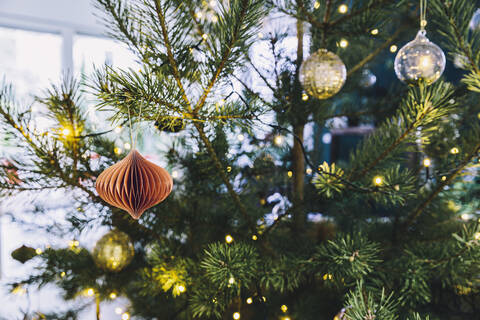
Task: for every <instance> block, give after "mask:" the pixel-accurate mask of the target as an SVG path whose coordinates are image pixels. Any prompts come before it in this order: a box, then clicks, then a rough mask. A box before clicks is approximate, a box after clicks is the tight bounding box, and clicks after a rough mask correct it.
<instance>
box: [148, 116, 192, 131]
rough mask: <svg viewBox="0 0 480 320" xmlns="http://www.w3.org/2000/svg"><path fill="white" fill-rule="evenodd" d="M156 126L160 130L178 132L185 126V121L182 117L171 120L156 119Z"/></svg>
mask: <svg viewBox="0 0 480 320" xmlns="http://www.w3.org/2000/svg"><path fill="white" fill-rule="evenodd" d="M154 126H155V128H157V129H158V130H159V131H163V132H170V133H177V132H180V131H182V130H183V129H184V128H185V122H184V121H183V120H182V119H175V120H173V121H170V120H158V121H155V124H154Z"/></svg>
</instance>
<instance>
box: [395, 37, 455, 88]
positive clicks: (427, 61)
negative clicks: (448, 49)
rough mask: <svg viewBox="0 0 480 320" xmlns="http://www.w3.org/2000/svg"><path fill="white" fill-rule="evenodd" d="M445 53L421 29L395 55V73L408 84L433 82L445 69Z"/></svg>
mask: <svg viewBox="0 0 480 320" xmlns="http://www.w3.org/2000/svg"><path fill="white" fill-rule="evenodd" d="M445 63H446V61H445V54H444V53H443V51H442V49H440V47H439V46H437V45H436V44H435V43H433V42H431V41H430V40H428V38H427V36H426V32H425V30H420V31H418V33H417V36H416V37H415V39H414V40H413V41H410V42H409V43H407V44H406V45H405V46H403V47H402V48H401V49H400V50H399V51H398V54H397V56H396V57H395V73H396V74H397V77H398V79H400V80H401V81H402V82H405V83H408V84H417V83H418V82H419V81H425V82H426V83H427V84H432V83H434V82H435V81H437V80H438V78H440V76H441V75H442V73H443V70H445Z"/></svg>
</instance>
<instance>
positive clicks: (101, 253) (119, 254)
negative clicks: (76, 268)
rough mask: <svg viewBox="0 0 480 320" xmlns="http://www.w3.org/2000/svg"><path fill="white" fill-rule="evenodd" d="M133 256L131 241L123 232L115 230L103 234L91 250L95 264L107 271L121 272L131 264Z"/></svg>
mask: <svg viewBox="0 0 480 320" xmlns="http://www.w3.org/2000/svg"><path fill="white" fill-rule="evenodd" d="M134 255H135V251H134V249H133V244H132V240H131V239H130V237H129V236H128V235H127V234H126V233H125V232H122V231H119V230H117V229H114V230H112V231H110V232H108V233H107V234H105V235H104V236H103V237H102V238H101V239H100V240H98V242H97V243H96V244H95V248H94V249H93V259H94V261H95V264H96V265H97V266H98V267H99V268H102V269H104V270H107V271H114V272H117V271H120V270H122V269H123V268H125V267H126V266H127V265H128V264H130V262H132V259H133V256H134Z"/></svg>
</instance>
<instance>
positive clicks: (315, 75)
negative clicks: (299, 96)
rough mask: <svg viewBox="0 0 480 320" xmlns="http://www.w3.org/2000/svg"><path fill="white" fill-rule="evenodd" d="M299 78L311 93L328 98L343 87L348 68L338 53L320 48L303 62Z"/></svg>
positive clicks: (319, 97)
mask: <svg viewBox="0 0 480 320" xmlns="http://www.w3.org/2000/svg"><path fill="white" fill-rule="evenodd" d="M299 78H300V82H301V83H302V86H303V88H304V89H305V91H306V92H307V93H308V94H309V95H311V96H313V97H316V98H318V99H327V98H330V97H332V96H334V95H335V94H337V93H338V92H339V91H340V89H341V88H342V86H343V84H344V83H345V80H346V79H347V68H346V67H345V64H344V63H343V61H342V60H341V59H340V58H339V57H338V56H337V55H336V54H334V53H332V52H330V51H328V50H327V49H320V50H318V51H317V52H315V53H314V54H312V55H311V56H310V57H308V59H307V60H305V61H304V62H303V63H302V66H301V67H300V76H299Z"/></svg>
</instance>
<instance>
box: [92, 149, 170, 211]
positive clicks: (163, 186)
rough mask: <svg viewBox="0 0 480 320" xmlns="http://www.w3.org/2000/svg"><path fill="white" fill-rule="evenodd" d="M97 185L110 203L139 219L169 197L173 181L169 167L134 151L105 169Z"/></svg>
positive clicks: (99, 191)
mask: <svg viewBox="0 0 480 320" xmlns="http://www.w3.org/2000/svg"><path fill="white" fill-rule="evenodd" d="M95 187H96V189H97V192H98V194H99V195H100V197H101V198H102V199H103V200H105V201H106V202H107V203H109V204H111V205H112V206H115V207H118V208H120V209H123V210H125V211H127V212H128V213H129V214H130V215H131V216H132V217H133V218H134V219H138V218H140V216H141V215H142V214H143V212H145V210H147V209H148V208H151V207H153V206H154V205H156V204H158V203H160V202H162V201H163V200H165V198H167V197H168V195H169V194H170V192H171V191H172V188H173V180H172V177H171V176H170V174H169V173H168V172H167V170H165V169H163V168H161V167H159V166H157V165H156V164H154V163H152V162H150V161H148V160H147V159H145V158H144V157H142V155H141V154H140V153H138V151H137V150H132V151H130V153H129V154H128V155H127V156H126V157H125V158H124V159H123V160H121V161H120V162H118V163H116V164H114V165H113V166H111V167H109V168H107V169H106V170H105V171H103V172H102V173H101V174H100V176H98V178H97V182H96V185H95Z"/></svg>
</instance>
